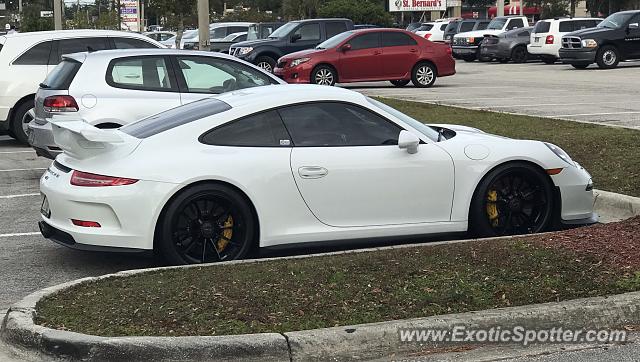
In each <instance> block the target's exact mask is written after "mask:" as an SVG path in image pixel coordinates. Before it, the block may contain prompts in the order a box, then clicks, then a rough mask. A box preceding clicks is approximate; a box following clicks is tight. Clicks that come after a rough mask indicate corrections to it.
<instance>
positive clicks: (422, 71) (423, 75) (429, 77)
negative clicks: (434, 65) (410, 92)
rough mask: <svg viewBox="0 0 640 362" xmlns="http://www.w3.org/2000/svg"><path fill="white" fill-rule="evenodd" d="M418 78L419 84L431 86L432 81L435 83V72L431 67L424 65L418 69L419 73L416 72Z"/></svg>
mask: <svg viewBox="0 0 640 362" xmlns="http://www.w3.org/2000/svg"><path fill="white" fill-rule="evenodd" d="M416 78H418V83H420V84H422V85H429V84H430V83H431V81H433V70H432V69H431V67H428V66H426V65H423V66H421V67H420V68H418V71H417V72H416Z"/></svg>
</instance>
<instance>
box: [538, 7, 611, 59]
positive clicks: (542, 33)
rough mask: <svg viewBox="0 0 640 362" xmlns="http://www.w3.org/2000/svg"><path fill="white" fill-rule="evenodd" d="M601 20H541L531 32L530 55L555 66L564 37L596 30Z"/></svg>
mask: <svg viewBox="0 0 640 362" xmlns="http://www.w3.org/2000/svg"><path fill="white" fill-rule="evenodd" d="M602 20H603V19H601V18H555V19H546V20H540V21H538V22H537V23H536V26H535V27H534V28H533V31H532V32H531V40H530V42H529V45H527V50H528V51H529V53H531V54H534V55H537V56H539V57H540V58H541V59H542V60H543V61H544V62H545V63H547V64H553V63H555V62H556V61H557V60H558V59H559V58H560V54H559V53H558V52H559V50H560V48H562V44H561V39H562V37H563V36H564V35H566V34H568V33H571V32H573V31H576V30H582V29H588V28H594V27H595V26H596V25H598V23H600V22H601V21H602Z"/></svg>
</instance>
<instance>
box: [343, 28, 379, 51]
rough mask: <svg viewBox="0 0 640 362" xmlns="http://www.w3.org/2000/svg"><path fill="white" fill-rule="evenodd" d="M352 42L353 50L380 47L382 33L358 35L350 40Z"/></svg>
mask: <svg viewBox="0 0 640 362" xmlns="http://www.w3.org/2000/svg"><path fill="white" fill-rule="evenodd" d="M349 44H351V50H359V49H369V48H379V47H380V33H379V32H375V33H366V34H362V35H358V36H356V37H354V38H353V39H351V40H349Z"/></svg>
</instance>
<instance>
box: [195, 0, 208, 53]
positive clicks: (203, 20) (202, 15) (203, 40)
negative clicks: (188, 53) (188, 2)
mask: <svg viewBox="0 0 640 362" xmlns="http://www.w3.org/2000/svg"><path fill="white" fill-rule="evenodd" d="M198 39H199V42H200V44H199V48H198V49H200V50H204V51H209V50H211V42H210V40H211V39H210V38H209V0H198Z"/></svg>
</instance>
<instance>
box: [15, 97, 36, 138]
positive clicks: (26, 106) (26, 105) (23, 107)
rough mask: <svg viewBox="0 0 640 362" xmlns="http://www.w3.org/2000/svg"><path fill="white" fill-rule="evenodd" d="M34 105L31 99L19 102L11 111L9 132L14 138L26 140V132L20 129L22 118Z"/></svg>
mask: <svg viewBox="0 0 640 362" xmlns="http://www.w3.org/2000/svg"><path fill="white" fill-rule="evenodd" d="M34 106H35V101H34V100H33V99H31V100H28V101H25V102H23V103H22V104H20V105H19V106H18V107H17V108H16V110H15V112H14V113H13V117H12V118H13V119H12V120H11V124H10V127H11V134H12V135H13V137H14V138H15V139H17V140H18V141H20V142H22V143H27V142H28V137H27V134H26V133H25V132H24V130H23V129H22V118H23V117H24V115H25V114H26V113H27V112H28V111H29V110H30V109H32V108H34Z"/></svg>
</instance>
